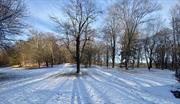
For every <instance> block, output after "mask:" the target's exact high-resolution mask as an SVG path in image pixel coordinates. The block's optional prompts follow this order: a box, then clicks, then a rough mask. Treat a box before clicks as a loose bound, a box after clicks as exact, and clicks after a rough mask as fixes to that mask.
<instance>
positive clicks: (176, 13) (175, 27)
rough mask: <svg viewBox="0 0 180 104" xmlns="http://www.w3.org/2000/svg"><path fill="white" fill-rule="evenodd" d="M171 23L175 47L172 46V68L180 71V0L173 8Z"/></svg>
mask: <svg viewBox="0 0 180 104" xmlns="http://www.w3.org/2000/svg"><path fill="white" fill-rule="evenodd" d="M170 12H171V24H172V31H173V32H172V35H173V48H172V53H173V55H172V68H173V69H174V70H176V74H177V73H178V54H177V53H178V45H179V44H180V39H179V34H180V1H179V4H176V5H175V6H174V7H172V8H171V10H170Z"/></svg>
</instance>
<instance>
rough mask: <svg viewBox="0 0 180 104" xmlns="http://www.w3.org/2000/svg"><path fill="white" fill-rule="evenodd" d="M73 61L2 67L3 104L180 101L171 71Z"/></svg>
mask: <svg viewBox="0 0 180 104" xmlns="http://www.w3.org/2000/svg"><path fill="white" fill-rule="evenodd" d="M81 70H82V71H81V74H80V75H79V76H77V75H75V74H73V73H71V72H75V71H76V70H75V68H74V66H73V65H70V64H63V65H57V66H55V67H54V68H42V69H34V70H27V69H26V70H21V69H12V68H0V104H180V100H179V99H176V98H175V97H174V96H173V95H172V93H171V92H170V90H171V89H173V87H174V86H175V85H177V84H178V83H177V82H176V80H175V78H174V76H173V74H174V72H171V71H168V70H164V71H162V70H157V69H153V70H152V71H150V72H149V71H148V70H147V69H135V70H128V71H125V70H117V69H113V70H112V69H106V68H101V67H94V68H87V69H85V68H82V69H81Z"/></svg>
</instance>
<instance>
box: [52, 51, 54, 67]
mask: <svg viewBox="0 0 180 104" xmlns="http://www.w3.org/2000/svg"><path fill="white" fill-rule="evenodd" d="M53 65H54V59H53V55H52V54H51V67H53Z"/></svg>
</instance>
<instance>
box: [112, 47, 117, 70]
mask: <svg viewBox="0 0 180 104" xmlns="http://www.w3.org/2000/svg"><path fill="white" fill-rule="evenodd" d="M115 54H116V53H115V47H113V53H112V68H114V64H115Z"/></svg>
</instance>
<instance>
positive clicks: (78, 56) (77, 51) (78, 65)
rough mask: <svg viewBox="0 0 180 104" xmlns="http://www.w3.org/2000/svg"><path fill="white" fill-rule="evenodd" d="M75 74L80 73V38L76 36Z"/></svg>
mask: <svg viewBox="0 0 180 104" xmlns="http://www.w3.org/2000/svg"><path fill="white" fill-rule="evenodd" d="M76 64H77V66H76V68H77V71H76V73H79V72H80V37H79V36H78V37H77V39H76Z"/></svg>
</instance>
